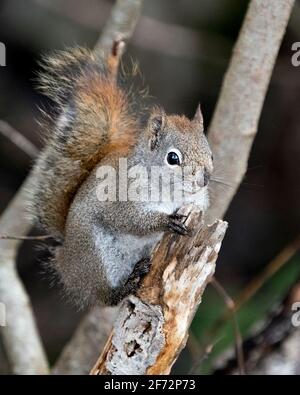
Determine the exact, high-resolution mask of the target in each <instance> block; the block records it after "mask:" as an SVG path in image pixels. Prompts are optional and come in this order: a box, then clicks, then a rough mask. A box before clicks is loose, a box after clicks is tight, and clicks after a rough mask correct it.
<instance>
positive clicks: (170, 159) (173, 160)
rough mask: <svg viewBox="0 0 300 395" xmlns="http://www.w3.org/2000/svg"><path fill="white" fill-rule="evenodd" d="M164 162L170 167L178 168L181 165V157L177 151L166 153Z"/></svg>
mask: <svg viewBox="0 0 300 395" xmlns="http://www.w3.org/2000/svg"><path fill="white" fill-rule="evenodd" d="M166 161H167V163H168V165H170V166H180V165H181V163H182V156H181V153H180V152H179V151H178V150H175V149H174V150H172V151H170V152H168V154H167V157H166Z"/></svg>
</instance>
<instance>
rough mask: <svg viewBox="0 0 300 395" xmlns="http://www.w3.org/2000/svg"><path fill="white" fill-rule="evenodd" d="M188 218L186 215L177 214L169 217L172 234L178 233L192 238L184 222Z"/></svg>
mask: <svg viewBox="0 0 300 395" xmlns="http://www.w3.org/2000/svg"><path fill="white" fill-rule="evenodd" d="M186 218H187V216H186V215H181V214H177V213H175V214H171V215H169V223H168V228H169V229H170V230H171V231H172V232H175V233H178V234H179V235H181V236H190V235H191V232H190V231H189V229H188V228H187V227H186V225H185V224H184V222H183V220H186Z"/></svg>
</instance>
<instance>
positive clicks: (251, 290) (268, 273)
mask: <svg viewBox="0 0 300 395" xmlns="http://www.w3.org/2000/svg"><path fill="white" fill-rule="evenodd" d="M299 249H300V235H299V236H297V237H296V239H295V240H293V241H292V242H291V243H289V244H288V245H287V246H286V247H285V248H284V249H283V250H282V251H280V253H279V254H278V255H277V256H276V257H275V258H274V259H272V260H271V262H269V263H268V265H267V266H266V268H265V269H264V270H263V271H262V273H260V274H259V275H258V276H256V277H255V278H254V279H253V280H252V281H251V282H250V283H249V284H248V285H247V286H246V287H245V288H244V289H243V291H242V292H241V293H240V294H239V295H238V296H237V297H236V298H234V300H233V304H234V312H235V313H237V312H238V311H239V310H240V309H241V308H242V307H243V306H244V305H245V303H247V302H248V301H249V300H250V299H251V298H253V296H254V295H255V294H256V293H257V292H258V291H259V290H260V289H261V288H262V287H263V286H264V284H265V283H266V282H267V281H268V280H269V279H270V278H271V277H272V276H273V275H274V274H276V273H277V272H278V271H279V270H280V269H281V268H282V267H283V266H284V265H285V264H286V263H288V262H289V261H290V259H291V258H292V257H293V256H294V255H295V254H296V253H297V252H298V251H299ZM228 318H229V314H228V312H225V313H224V314H223V315H222V316H221V317H220V318H219V319H218V320H217V321H216V322H215V324H214V325H213V328H212V329H211V331H210V332H211V334H215V333H217V332H218V330H219V328H220V327H221V326H222V325H223V324H224V323H225V322H226V321H227V320H228Z"/></svg>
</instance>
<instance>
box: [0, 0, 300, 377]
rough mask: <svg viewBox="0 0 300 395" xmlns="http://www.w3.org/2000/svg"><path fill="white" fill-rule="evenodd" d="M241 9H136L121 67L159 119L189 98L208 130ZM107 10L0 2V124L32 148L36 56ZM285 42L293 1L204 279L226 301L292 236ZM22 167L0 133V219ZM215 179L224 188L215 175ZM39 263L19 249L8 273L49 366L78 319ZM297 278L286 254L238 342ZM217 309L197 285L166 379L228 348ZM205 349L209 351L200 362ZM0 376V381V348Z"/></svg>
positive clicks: (32, 250)
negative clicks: (243, 169) (19, 287)
mask: <svg viewBox="0 0 300 395" xmlns="http://www.w3.org/2000/svg"><path fill="white" fill-rule="evenodd" d="M247 4H248V1H246V0H214V1H211V0H201V1H196V0H184V1H183V0H164V1H159V0H152V1H145V4H144V8H143V16H142V17H141V19H140V21H139V24H138V26H137V29H136V31H135V34H134V36H133V38H132V40H131V41H130V43H129V47H128V51H127V54H126V56H125V60H124V61H125V63H126V62H130V61H131V58H133V59H136V60H138V62H139V64H140V68H141V70H142V72H143V75H144V79H145V82H146V84H147V85H148V86H149V89H150V93H151V94H152V95H153V96H154V97H155V98H156V100H157V102H159V103H160V104H161V105H162V106H163V107H165V109H166V110H167V111H168V112H172V113H184V114H186V115H188V116H191V115H193V113H194V111H195V109H196V106H197V103H198V102H199V101H200V102H201V104H202V110H203V113H204V117H205V123H206V125H208V124H209V121H210V118H211V116H212V113H213V109H214V107H215V104H216V100H217V97H218V92H219V90H220V87H221V83H222V78H223V76H224V72H225V71H226V68H227V65H228V62H229V59H230V55H231V51H232V47H233V45H234V42H235V40H236V38H237V35H238V32H239V29H240V26H241V23H242V20H243V16H244V14H245V11H246V9H247ZM112 5H113V2H112V1H109V0H85V1H83V0H51V1H50V0H23V1H19V0H0V42H2V43H4V44H5V45H6V63H7V65H6V67H0V120H3V121H5V122H8V123H9V124H10V125H11V126H13V127H14V128H15V129H17V130H18V131H19V132H20V133H21V134H23V135H24V136H26V138H27V139H28V140H30V141H31V142H32V143H34V144H35V145H36V146H38V147H39V148H40V147H41V141H40V137H39V136H40V127H39V125H38V124H37V122H36V119H37V118H38V117H39V111H38V106H46V107H47V105H49V103H47V100H46V98H44V97H43V96H42V95H40V94H39V93H38V92H37V90H36V89H35V79H36V72H37V71H38V70H39V66H38V61H39V59H40V57H41V55H42V54H45V53H47V52H49V51H51V50H53V49H61V48H64V47H65V46H73V45H85V46H88V47H91V48H92V47H93V45H94V44H95V42H96V40H97V38H98V36H99V34H100V33H101V29H102V28H103V26H104V24H105V21H106V19H107V17H108V15H109V12H110V9H111V6H112ZM296 41H300V1H297V2H296V7H295V9H294V12H293V15H292V19H291V21H290V24H289V27H288V30H287V33H286V36H285V39H284V42H283V45H282V48H281V50H280V54H279V57H278V60H277V63H276V67H275V70H274V74H273V77H272V80H271V84H270V88H269V92H268V95H267V98H266V102H265V105H264V109H263V113H262V117H261V121H260V124H259V130H258V134H257V137H256V139H255V142H254V146H253V149H252V153H251V157H250V161H249V168H248V171H247V175H246V177H245V179H244V183H243V184H242V185H241V187H240V189H239V191H238V193H237V195H236V196H235V198H234V200H233V202H232V204H231V206H230V209H229V210H228V212H227V214H226V220H228V221H229V229H228V232H227V235H226V238H225V240H224V243H223V248H222V251H221V254H220V256H219V259H218V264H217V272H216V277H217V279H218V280H219V282H220V283H221V284H222V285H223V287H225V288H226V290H227V291H228V293H229V294H230V295H231V296H232V297H237V298H238V295H239V294H240V292H241V291H242V290H243V289H244V287H245V286H246V285H247V284H248V283H249V281H251V280H252V279H254V278H256V277H259V276H261V273H262V271H263V270H264V269H265V268H266V267H268V264H269V262H270V261H271V260H272V259H273V258H274V257H275V256H276V255H277V254H278V253H279V252H280V251H281V250H282V249H283V248H284V247H285V246H286V245H288V244H289V243H290V242H291V241H292V240H293V239H294V238H295V237H296V236H297V235H298V233H299V222H300V205H299V201H300V177H299V175H300V173H299V161H300V133H299V132H300V130H299V125H300V111H299V103H300V67H298V68H297V67H294V66H292V63H291V57H292V54H293V52H292V50H291V46H292V44H293V43H294V42H296ZM258 45H259V43H258ZM31 166H32V159H31V158H30V157H29V156H28V155H26V154H25V153H24V152H23V151H21V150H20V149H19V148H17V147H16V146H15V145H13V144H12V142H11V141H10V140H8V139H7V138H6V137H5V136H3V135H2V134H1V131H0V210H1V211H2V210H3V209H4V208H5V207H6V205H7V203H8V202H9V200H10V199H11V198H12V197H13V195H14V193H15V192H16V191H17V189H18V187H19V186H20V185H21V183H22V181H23V180H24V178H25V177H26V175H27V173H28V171H29V170H30V168H31ZM223 179H224V180H225V181H228V182H229V183H230V180H226V174H224V175H223ZM224 188H225V186H224ZM0 234H1V230H0ZM0 248H1V244H0ZM47 259H48V255H47V252H46V251H45V250H44V249H42V248H40V246H39V245H38V244H37V242H32V241H26V242H24V243H23V245H22V247H21V249H20V251H19V256H18V270H19V273H20V276H21V278H22V280H23V281H24V284H25V287H26V289H27V291H28V293H29V295H30V297H31V300H32V303H33V308H34V312H35V314H36V317H37V324H38V327H39V330H40V332H41V335H42V339H43V341H44V344H45V347H46V350H47V353H48V356H49V358H50V360H51V362H53V361H55V359H56V358H57V356H58V355H59V353H60V351H61V349H62V347H63V346H64V344H66V342H67V341H68V339H70V337H71V335H72V333H73V332H74V329H75V328H76V326H77V324H78V322H79V321H80V319H81V317H82V315H83V314H84V312H77V311H76V310H75V309H74V308H73V307H72V306H71V305H69V304H68V303H67V302H66V301H65V300H64V299H63V298H62V295H61V292H60V289H59V287H58V286H57V285H55V284H54V285H52V286H50V281H49V278H47V274H46V273H44V271H43V262H45V261H46V260H47ZM299 274H300V257H299V254H296V255H295V256H294V257H293V259H291V260H289V261H288V262H287V263H286V264H285V266H284V267H283V268H282V269H281V270H279V271H278V272H277V273H276V274H275V275H273V276H271V277H270V278H269V280H268V281H267V282H266V283H265V284H264V285H263V286H262V287H261V289H260V290H259V292H257V293H256V294H255V295H254V296H253V297H252V298H251V299H250V300H249V301H248V302H247V303H245V304H244V305H243V306H242V308H241V309H240V311H239V313H238V314H237V317H238V320H239V325H240V328H241V331H242V333H243V336H244V337H245V338H246V337H248V336H249V335H250V334H251V333H252V331H253V328H255V326H257V324H258V323H260V322H261V321H262V320H265V317H266V316H268V315H269V314H271V313H272V311H273V310H274V307H276V305H277V304H278V303H279V302H280V301H281V300H282V299H283V298H284V297H285V295H286V294H287V292H288V290H289V289H290V288H291V286H292V284H294V283H296V281H297V279H299ZM225 310H226V306H224V301H223V300H222V299H221V298H220V297H219V296H218V294H217V293H216V291H215V290H214V289H213V288H211V287H208V289H207V291H206V293H205V297H204V301H203V303H202V304H201V307H200V309H199V311H198V313H197V315H196V317H195V320H194V322H193V325H192V329H191V337H190V340H189V343H188V347H187V348H186V349H185V351H184V352H183V353H182V355H181V357H180V359H179V360H178V362H177V365H176V366H175V368H174V372H175V373H188V372H189V371H191V369H192V371H193V372H194V373H208V372H210V369H211V368H212V366H215V365H214V364H215V363H216V360H217V358H219V356H220V355H221V354H222V353H223V351H224V350H226V349H227V347H228V346H229V345H232V344H233V338H234V337H233V330H232V325H231V322H230V320H228V318H227V319H226V318H225V319H223V318H222V317H223V313H224V311H225ZM100 324H101V323H100ZM24 341H25V340H24ZM210 345H212V346H213V350H212V352H211V353H210V354H209V355H206V354H205V350H206V349H207V346H210ZM203 353H204V354H203ZM199 355H200V356H201V355H204V357H205V358H204V357H203V358H202V357H201V358H200V357H199ZM200 362H201V363H200ZM0 373H9V368H8V364H7V360H6V357H5V353H4V351H3V348H2V347H1V346H0Z"/></svg>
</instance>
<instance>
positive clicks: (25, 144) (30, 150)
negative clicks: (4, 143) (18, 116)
mask: <svg viewBox="0 0 300 395" xmlns="http://www.w3.org/2000/svg"><path fill="white" fill-rule="evenodd" d="M0 133H1V134H2V135H3V136H5V137H6V138H7V139H9V140H10V141H11V142H12V143H13V144H15V145H16V146H17V147H18V148H19V149H20V150H21V151H23V152H25V153H26V154H27V155H28V156H29V157H30V158H35V157H36V156H37V155H38V153H39V149H38V148H37V147H36V146H35V145H34V144H33V143H32V142H31V141H29V140H28V139H27V138H26V137H25V136H23V135H22V134H21V133H20V132H18V131H17V130H16V129H14V128H13V127H12V126H10V125H9V124H8V123H7V122H4V121H2V120H0Z"/></svg>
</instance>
